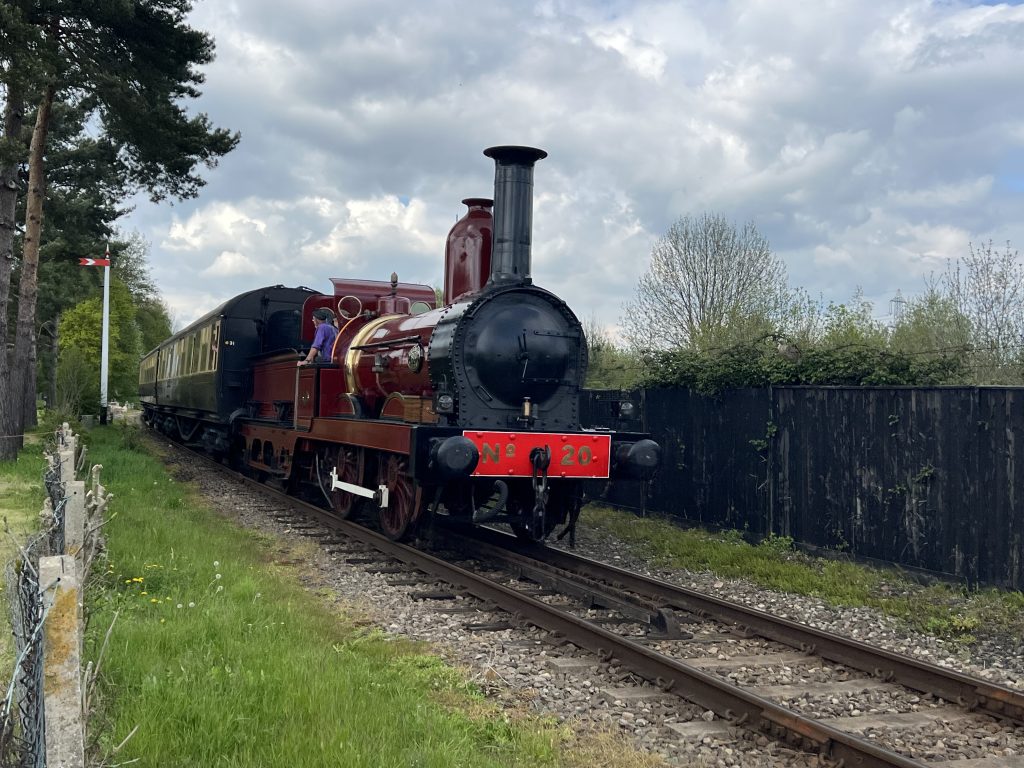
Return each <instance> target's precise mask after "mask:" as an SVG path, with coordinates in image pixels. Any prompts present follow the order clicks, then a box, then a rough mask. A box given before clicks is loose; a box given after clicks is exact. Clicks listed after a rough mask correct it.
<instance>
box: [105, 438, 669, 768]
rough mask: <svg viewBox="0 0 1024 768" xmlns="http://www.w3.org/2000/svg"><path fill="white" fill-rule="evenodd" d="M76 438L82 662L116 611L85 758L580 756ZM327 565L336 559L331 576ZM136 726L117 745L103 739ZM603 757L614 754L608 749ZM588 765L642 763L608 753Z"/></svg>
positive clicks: (145, 460) (141, 473)
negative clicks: (102, 491) (107, 501)
mask: <svg viewBox="0 0 1024 768" xmlns="http://www.w3.org/2000/svg"><path fill="white" fill-rule="evenodd" d="M131 435H132V432H131V430H130V429H129V430H124V429H115V428H101V429H96V430H94V431H93V432H92V433H91V437H92V445H91V453H90V458H91V460H92V461H94V462H98V463H100V464H102V465H103V467H104V469H103V475H102V481H103V483H104V484H105V485H106V486H107V487H108V489H109V490H110V491H112V492H113V493H114V495H115V496H114V501H113V503H112V509H113V511H114V512H115V513H116V516H115V517H114V519H113V520H112V521H111V522H110V523H109V525H108V526H107V532H108V536H109V541H108V557H109V562H105V563H100V564H98V565H97V570H98V572H99V574H101V575H100V576H99V577H97V578H96V581H95V582H94V584H93V585H92V586H91V587H90V590H89V606H88V608H89V613H90V615H91V618H90V623H89V630H88V633H87V654H86V655H87V657H88V658H91V659H93V660H95V659H96V657H97V654H98V649H99V647H100V645H101V643H102V640H103V636H104V634H105V632H106V631H107V628H108V626H109V625H110V623H111V620H112V618H113V616H114V614H115V612H116V613H118V614H119V615H118V619H117V622H116V624H115V625H114V629H113V631H112V634H111V640H110V646H109V648H108V650H107V652H106V656H105V657H104V659H103V666H102V674H101V680H100V689H99V692H98V697H99V698H98V701H97V702H96V704H97V708H96V712H95V714H94V715H93V717H92V719H91V728H92V732H93V733H98V734H99V735H98V739H97V741H96V743H95V745H94V749H95V752H96V753H97V756H98V757H99V758H101V759H103V760H106V761H107V762H108V763H125V762H127V761H130V760H138V762H137V763H135V765H139V766H146V765H153V766H157V765H158V766H200V765H201V766H260V767H262V766H267V767H270V766H289V768H290V767H292V766H321V765H323V766H328V765H329V766H347V767H351V768H359V767H361V766H396V767H398V766H403V767H404V766H439V767H440V766H481V767H486V766H563V765H565V766H568V765H581V766H582V765H589V764H593V755H594V752H593V749H591V748H589V747H588V746H587V745H585V744H580V743H579V742H576V741H574V740H573V738H572V737H571V735H570V733H569V732H568V730H567V729H565V728H559V727H556V726H554V725H553V724H549V723H543V722H539V721H535V720H529V719H527V720H522V721H520V720H519V719H518V718H514V717H510V716H508V715H506V714H503V713H502V712H500V711H497V710H495V709H494V708H493V707H492V706H491V705H489V704H488V703H487V702H486V701H485V700H483V699H482V698H481V697H480V696H479V695H478V694H477V692H476V691H475V690H474V688H473V687H472V686H471V685H469V684H467V683H466V681H465V679H464V678H463V677H462V675H461V674H460V673H458V672H456V671H453V670H452V669H450V668H448V667H446V666H444V665H443V664H442V663H441V662H440V661H439V660H438V659H437V658H436V657H434V656H431V655H429V654H428V653H426V652H425V649H424V648H422V647H420V646H418V645H414V644H412V643H410V642H408V641H402V640H397V639H394V638H391V637H388V636H386V635H383V634H382V633H380V632H379V631H376V630H374V629H372V628H370V627H369V626H368V625H367V623H366V622H365V621H363V620H362V617H361V615H360V614H359V612H358V611H353V610H351V609H347V608H345V609H338V608H334V609H330V608H329V607H328V601H326V600H324V599H323V597H322V596H317V595H314V594H312V593H311V592H309V591H307V590H304V589H303V588H302V586H301V585H300V583H299V579H298V578H297V574H299V573H301V550H299V551H298V552H297V551H295V550H292V549H290V548H288V546H287V545H285V544H283V543H282V542H280V541H273V540H271V539H269V538H268V537H265V536H261V535H258V534H256V533H253V532H249V531H245V530H241V529H239V528H237V527H236V526H235V525H233V524H232V523H230V522H229V521H228V520H227V519H225V518H224V517H221V516H220V515H218V514H216V513H213V512H211V511H210V510H208V509H207V508H206V507H205V505H204V503H203V502H202V501H201V500H200V499H199V498H198V497H197V496H196V495H195V494H194V493H193V492H192V491H191V490H190V488H189V487H187V486H184V485H182V484H180V483H176V482H173V481H172V480H170V479H169V477H168V476H167V474H166V471H165V470H164V468H163V467H162V465H161V464H160V463H159V462H158V461H157V460H156V459H154V458H153V457H151V456H149V455H147V454H146V453H143V452H139V451H132V450H128V449H126V448H125V445H126V444H130V442H131V440H130V439H129V440H127V441H126V440H125V438H130V437H131ZM339 567H341V566H339ZM136 727H137V731H136V732H135V734H134V735H133V736H132V737H131V738H130V739H128V741H127V743H125V744H124V745H123V746H122V747H121V748H120V749H119V750H118V749H116V748H117V746H118V745H119V744H120V743H121V742H122V741H123V740H124V739H125V738H126V737H127V736H128V735H129V734H130V733H131V731H132V730H133V729H135V728H136ZM620 753H621V754H620ZM601 760H602V762H603V763H604V764H605V765H621V766H627V765H636V766H640V765H653V764H655V763H653V762H647V761H646V760H640V759H639V758H637V757H635V756H632V755H631V753H630V752H629V751H628V750H627V751H625V752H622V750H621V749H620V750H619V752H617V753H616V756H615V758H614V759H612V758H609V759H605V757H602V758H601Z"/></svg>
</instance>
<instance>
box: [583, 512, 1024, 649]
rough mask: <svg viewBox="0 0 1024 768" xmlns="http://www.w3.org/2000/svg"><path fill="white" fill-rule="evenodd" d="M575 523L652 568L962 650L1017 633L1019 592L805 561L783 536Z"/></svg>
mask: <svg viewBox="0 0 1024 768" xmlns="http://www.w3.org/2000/svg"><path fill="white" fill-rule="evenodd" d="M581 519H582V520H583V521H584V524H585V525H586V526H587V527H588V528H590V529H592V530H596V531H598V532H602V531H603V532H606V533H608V534H611V535H613V536H615V537H616V538H618V539H620V540H622V541H623V542H625V543H627V544H628V545H629V546H630V547H631V548H632V551H633V553H634V554H635V555H636V556H637V557H640V558H643V559H647V560H651V561H652V562H653V563H654V564H655V565H657V566H661V567H668V568H684V569H687V570H691V571H711V572H712V573H715V574H717V575H719V576H721V577H723V578H737V579H747V580H748V581H751V582H753V583H755V584H759V585H761V586H763V587H768V588H770V589H776V590H779V591H782V592H792V593H795V594H799V595H808V596H813V597H817V598H820V599H822V600H824V601H826V602H827V603H830V604H832V605H837V606H869V607H872V608H876V609H878V610H880V611H882V612H884V613H886V614H889V615H892V616H898V617H900V618H902V619H905V620H907V621H908V622H909V623H910V624H911V625H912V626H914V627H916V628H917V629H920V630H922V631H925V632H930V633H932V634H936V635H940V636H943V637H946V638H948V639H953V640H957V641H959V642H961V643H965V644H966V643H970V642H973V641H974V640H975V639H976V637H975V632H978V631H980V630H981V628H985V630H986V631H996V632H1017V633H1022V632H1024V594H1022V593H1020V592H1006V591H1001V590H996V589H981V590H967V589H964V588H961V587H958V586H956V585H951V584H941V583H940V584H933V585H930V586H921V585H920V584H917V583H916V582H912V581H909V580H907V579H905V578H902V577H901V576H900V574H899V573H898V572H897V571H895V570H881V569H878V568H871V567H868V566H864V565H860V564H857V563H851V562H844V561H837V560H826V559H823V558H813V557H808V556H806V555H803V554H801V553H799V552H797V551H795V550H794V549H793V546H792V545H793V542H792V540H790V539H788V538H785V537H772V538H768V539H765V540H764V541H763V542H761V543H760V544H758V545H756V546H752V545H750V544H747V543H746V542H745V541H743V539H742V538H741V536H740V535H739V532H737V531H723V532H720V533H709V532H707V531H702V530H689V529H682V528H679V527H678V526H676V525H674V524H673V523H672V522H671V521H669V520H666V519H663V518H658V517H647V518H638V517H636V516H635V515H633V514H630V513H628V512H620V511H617V510H612V509H609V508H607V507H601V506H597V505H591V506H589V507H587V509H586V510H585V512H584V515H583V517H582V518H581Z"/></svg>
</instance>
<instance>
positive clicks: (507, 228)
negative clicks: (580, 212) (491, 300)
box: [484, 146, 548, 286]
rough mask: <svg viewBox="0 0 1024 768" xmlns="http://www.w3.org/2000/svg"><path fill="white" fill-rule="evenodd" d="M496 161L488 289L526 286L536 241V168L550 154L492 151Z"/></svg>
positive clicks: (515, 149)
mask: <svg viewBox="0 0 1024 768" xmlns="http://www.w3.org/2000/svg"><path fill="white" fill-rule="evenodd" d="M484 154H485V155H486V156H487V157H490V158H492V159H493V160H494V246H493V248H492V249H491V277H490V280H488V283H487V284H488V286H501V285H507V284H510V283H527V282H529V280H530V248H531V244H532V239H533V166H534V163H536V162H537V161H538V160H543V159H544V158H545V157H547V156H548V153H547V152H545V151H544V150H543V149H534V148H533V147H512V146H502V147H491V148H490V149H485V150H484Z"/></svg>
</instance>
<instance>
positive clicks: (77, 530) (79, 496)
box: [64, 480, 85, 567]
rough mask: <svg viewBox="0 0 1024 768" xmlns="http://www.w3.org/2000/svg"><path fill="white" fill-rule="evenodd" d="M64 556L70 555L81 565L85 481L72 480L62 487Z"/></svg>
mask: <svg viewBox="0 0 1024 768" xmlns="http://www.w3.org/2000/svg"><path fill="white" fill-rule="evenodd" d="M64 496H65V498H67V501H66V502H65V504H64V554H66V555H71V556H72V557H74V558H75V560H76V561H77V562H78V565H79V567H81V565H82V545H83V544H85V481H84V480H74V481H72V482H70V483H66V484H65V485H64Z"/></svg>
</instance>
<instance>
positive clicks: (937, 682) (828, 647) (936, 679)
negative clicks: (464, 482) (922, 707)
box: [470, 529, 1024, 725]
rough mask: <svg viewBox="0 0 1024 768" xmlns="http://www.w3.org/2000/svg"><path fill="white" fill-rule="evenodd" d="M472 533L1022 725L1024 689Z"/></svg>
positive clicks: (485, 532)
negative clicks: (1018, 689)
mask: <svg viewBox="0 0 1024 768" xmlns="http://www.w3.org/2000/svg"><path fill="white" fill-rule="evenodd" d="M470 535H472V536H474V537H480V538H481V539H483V540H485V541H488V542H489V543H491V544H494V545H496V546H500V547H506V548H509V549H512V550H513V551H516V552H519V553H523V554H527V555H529V556H530V557H533V558H536V559H537V560H539V561H541V562H544V563H547V564H549V565H554V566H556V567H559V568H563V569H565V570H567V571H569V572H571V573H575V574H578V575H583V576H586V577H589V578H595V577H596V578H599V579H601V580H604V581H608V582H610V583H613V584H615V585H616V586H618V587H620V588H622V589H625V590H628V591H630V592H635V593H636V594H638V595H641V596H643V597H645V598H648V599H653V600H658V601H660V602H661V603H662V605H664V606H665V607H669V608H677V609H680V610H684V611H689V612H691V613H696V614H698V615H704V616H711V617H713V618H715V619H718V620H720V621H725V622H731V623H734V624H739V625H742V626H743V627H745V628H747V629H749V630H751V631H752V632H754V633H755V634H757V635H760V636H761V637H765V638H768V639H771V640H776V641H778V642H780V643H784V644H786V645H790V646H795V647H798V648H800V649H801V650H804V651H806V652H808V653H815V654H818V655H819V656H822V657H823V658H826V659H829V660H830V661H833V662H837V663H840V664H845V665H847V666H849V667H853V668H854V669H859V670H861V671H863V672H866V673H868V674H870V675H872V676H874V677H877V678H880V679H882V680H884V681H886V682H896V683H899V684H900V685H903V686H906V687H907V688H912V689H914V690H916V691H920V692H922V693H931V694H934V695H936V696H939V697H941V698H943V699H946V700H947V701H950V702H955V703H957V704H958V705H960V706H962V707H965V708H967V709H968V710H970V711H977V712H981V713H983V714H986V715H990V716H992V717H995V718H998V719H1005V720H1010V721H1012V722H1013V723H1016V724H1017V725H1024V692H1021V691H1015V690H1013V689H1012V688H1007V687H1005V686H1002V685H998V684H996V683H991V682H989V681H987V680H982V679H980V678H977V677H971V676H970V675H965V674H963V673H962V672H957V671H955V670H952V669H947V668H945V667H940V666H938V665H936V664H929V663H927V662H924V661H920V660H918V659H914V658H911V657H909V656H904V655H903V654H899V653H895V652H893V651H889V650H886V649H884V648H878V647H875V646H872V645H868V644H866V643H861V642H858V641H857V640H851V639H849V638H846V637H841V636H839V635H835V634H832V633H830V632H826V631H824V630H819V629H815V628H814V627H809V626H807V625H805V624H799V623H797V622H795V621H790V620H789V619H784V618H780V617H778V616H773V615H771V614H768V613H765V612H763V611H759V610H757V609H756V608H748V607H746V606H744V605H739V604H737V603H731V602H728V601H726V600H723V599H721V598H717V597H713V596H711V595H707V594H704V593H702V592H698V591H696V590H693V589H688V588H686V587H681V586H678V585H676V584H669V583H668V582H665V581H661V580H659V579H654V578H650V577H647V576H643V575H642V574H638V573H633V572H631V571H627V570H624V569H622V568H617V567H616V566H613V565H608V564H606V563H601V562H598V561H596V560H591V559H589V558H586V557H583V556H581V555H576V554H572V553H570V552H566V551H565V550H560V549H555V548H552V547H546V546H538V545H530V544H526V543H524V542H522V541H521V540H520V539H517V538H516V537H515V536H510V535H508V534H505V533H502V532H501V531H497V530H494V529H479V530H477V531H474V532H472V533H471V534H470Z"/></svg>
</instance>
